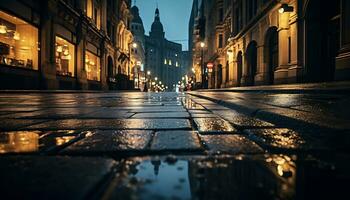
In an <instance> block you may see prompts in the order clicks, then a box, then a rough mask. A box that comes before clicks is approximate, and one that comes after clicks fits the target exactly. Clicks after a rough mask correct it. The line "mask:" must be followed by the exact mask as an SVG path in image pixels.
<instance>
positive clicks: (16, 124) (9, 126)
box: [0, 118, 47, 131]
mask: <svg viewBox="0 0 350 200" xmlns="http://www.w3.org/2000/svg"><path fill="white" fill-rule="evenodd" d="M44 121H47V120H39V119H35V120H34V119H4V118H0V130H2V131H11V130H17V129H20V128H22V127H26V126H30V125H33V124H38V123H41V122H44Z"/></svg>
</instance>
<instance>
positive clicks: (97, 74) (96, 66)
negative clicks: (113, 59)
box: [85, 51, 101, 81]
mask: <svg viewBox="0 0 350 200" xmlns="http://www.w3.org/2000/svg"><path fill="white" fill-rule="evenodd" d="M85 70H86V76H87V79H88V80H90V81H100V80H101V63H100V58H99V57H98V56H97V55H95V54H93V53H91V52H90V51H86V52H85Z"/></svg>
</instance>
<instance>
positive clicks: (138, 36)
mask: <svg viewBox="0 0 350 200" xmlns="http://www.w3.org/2000/svg"><path fill="white" fill-rule="evenodd" d="M131 13H132V15H133V18H132V20H131V32H132V34H133V36H134V46H135V47H134V48H132V51H131V55H132V58H133V60H134V62H133V65H132V70H131V71H132V76H133V78H132V79H133V80H134V86H135V87H136V88H139V87H142V85H143V84H144V83H145V81H146V79H145V70H144V69H145V60H146V58H145V50H146V42H145V29H144V26H143V22H142V19H141V17H140V13H139V8H138V7H137V6H136V5H134V6H133V7H132V8H131Z"/></svg>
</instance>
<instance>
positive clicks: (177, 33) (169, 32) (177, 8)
mask: <svg viewBox="0 0 350 200" xmlns="http://www.w3.org/2000/svg"><path fill="white" fill-rule="evenodd" d="M157 2H158V8H159V11H160V21H161V22H162V24H163V27H164V31H165V37H166V38H167V39H168V40H170V41H174V42H177V43H181V44H182V49H183V50H187V49H188V41H187V40H188V22H189V19H190V15H191V9H192V0H136V6H137V7H138V8H139V10H140V16H141V18H142V21H143V25H144V27H145V34H146V35H149V31H150V30H151V25H152V23H153V21H154V12H155V10H156V7H157ZM132 3H133V5H134V0H133V2H132ZM180 40H181V41H180Z"/></svg>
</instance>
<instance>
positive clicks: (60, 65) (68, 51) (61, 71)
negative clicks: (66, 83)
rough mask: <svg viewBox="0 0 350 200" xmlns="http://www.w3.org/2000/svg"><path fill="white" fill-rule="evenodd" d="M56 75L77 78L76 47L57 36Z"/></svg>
mask: <svg viewBox="0 0 350 200" xmlns="http://www.w3.org/2000/svg"><path fill="white" fill-rule="evenodd" d="M55 58H56V73H57V75H60V76H69V77H74V76H75V45H74V44H72V43H71V42H69V41H67V40H66V39H63V38H62V37H60V36H56V47H55Z"/></svg>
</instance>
